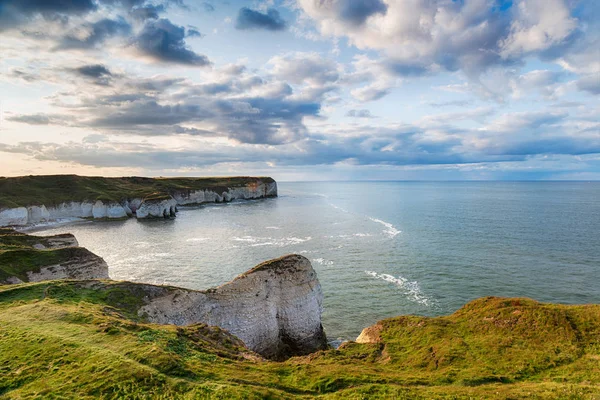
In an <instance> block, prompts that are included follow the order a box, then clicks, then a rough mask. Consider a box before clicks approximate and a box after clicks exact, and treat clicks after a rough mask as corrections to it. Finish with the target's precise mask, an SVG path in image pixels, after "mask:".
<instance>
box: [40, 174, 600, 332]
mask: <svg viewBox="0 0 600 400" xmlns="http://www.w3.org/2000/svg"><path fill="white" fill-rule="evenodd" d="M35 231H36V232H35V233H36V234H41V235H50V234H56V233H64V232H71V233H73V234H75V236H76V237H77V239H78V240H79V243H80V244H81V245H82V246H85V247H87V248H88V249H90V250H91V251H93V252H95V253H96V254H98V255H100V256H102V257H104V259H105V260H106V261H107V262H108V264H109V267H110V270H109V273H110V275H111V277H112V278H113V279H119V280H132V281H139V282H148V283H155V284H169V285H177V286H183V287H186V288H191V289H206V288H209V287H211V286H215V285H219V284H222V283H224V282H227V281H229V280H231V279H233V278H234V277H235V276H236V275H238V274H240V273H242V272H244V271H246V270H247V269H249V268H251V267H253V266H254V265H256V264H258V263H260V262H262V261H264V260H267V259H270V258H274V257H279V256H282V255H285V254H289V253H297V254H302V255H304V256H306V257H308V258H309V259H310V260H311V262H312V264H313V266H314V268H315V270H316V271H317V273H318V277H319V280H320V281H321V285H322V287H323V292H324V295H325V300H324V314H323V326H324V328H325V331H326V333H327V335H328V337H329V339H331V340H346V339H354V338H355V337H356V336H357V335H358V334H359V333H360V331H361V330H362V329H363V328H364V327H366V326H369V325H371V324H373V323H375V322H376V321H378V320H380V319H383V318H386V317H391V316H395V315H401V314H419V315H426V316H437V315H442V314H449V313H452V312H454V311H455V310H457V309H458V308H460V307H461V306H462V305H464V304H465V303H466V302H468V301H470V300H472V299H475V298H478V297H482V296H526V297H530V298H533V299H536V300H540V301H547V302H557V303H600V183H597V182H596V183H586V182H351V183H346V182H343V183H342V182H327V183H314V182H311V183H285V182H283V183H279V197H278V198H275V199H265V200H256V201H248V202H234V203H228V204H219V205H205V206H201V207H191V208H181V209H180V212H179V214H178V216H177V218H175V219H173V220H160V221H137V220H135V219H130V220H127V221H119V222H82V223H70V224H65V225H60V226H52V227H46V228H38V229H36V230H35Z"/></svg>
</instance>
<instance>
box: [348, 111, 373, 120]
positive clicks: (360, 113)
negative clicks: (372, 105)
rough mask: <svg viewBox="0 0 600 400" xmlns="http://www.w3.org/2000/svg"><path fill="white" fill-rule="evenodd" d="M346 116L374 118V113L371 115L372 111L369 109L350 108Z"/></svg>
mask: <svg viewBox="0 0 600 400" xmlns="http://www.w3.org/2000/svg"><path fill="white" fill-rule="evenodd" d="M346 116H347V117H352V118H374V117H373V115H371V111H369V110H367V109H362V110H349V111H348V112H347V113H346Z"/></svg>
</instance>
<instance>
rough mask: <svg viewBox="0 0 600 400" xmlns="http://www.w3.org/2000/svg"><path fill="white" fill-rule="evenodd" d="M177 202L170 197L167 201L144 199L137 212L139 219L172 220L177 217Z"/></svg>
mask: <svg viewBox="0 0 600 400" xmlns="http://www.w3.org/2000/svg"><path fill="white" fill-rule="evenodd" d="M176 206H177V201H176V200H175V199H174V198H172V197H170V198H166V199H144V201H143V202H142V204H141V205H140V207H139V208H138V209H137V211H136V217H137V218H138V219H147V218H171V217H174V216H175V213H176V208H177V207H176Z"/></svg>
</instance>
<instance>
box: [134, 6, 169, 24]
mask: <svg viewBox="0 0 600 400" xmlns="http://www.w3.org/2000/svg"><path fill="white" fill-rule="evenodd" d="M165 10H166V7H165V6H164V5H163V4H159V5H153V4H147V5H144V6H140V7H134V8H132V9H131V11H130V12H129V14H130V15H131V16H132V17H133V18H134V19H136V20H138V21H146V20H148V19H158V18H159V16H160V14H161V13H163V12H165Z"/></svg>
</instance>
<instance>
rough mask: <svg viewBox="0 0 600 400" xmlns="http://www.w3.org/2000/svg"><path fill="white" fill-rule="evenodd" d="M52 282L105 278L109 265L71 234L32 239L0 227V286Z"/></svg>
mask: <svg viewBox="0 0 600 400" xmlns="http://www.w3.org/2000/svg"><path fill="white" fill-rule="evenodd" d="M54 279H108V265H107V264H106V262H105V261H104V260H103V259H102V258H101V257H99V256H97V255H96V254H94V253H92V252H91V251H89V250H87V249H85V248H83V247H79V244H78V243H77V240H76V239H75V237H74V236H73V235H71V234H62V235H55V236H46V237H43V236H31V235H26V234H24V233H20V232H16V231H14V230H12V229H9V228H0V285H2V284H16V283H23V282H40V281H46V280H54Z"/></svg>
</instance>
